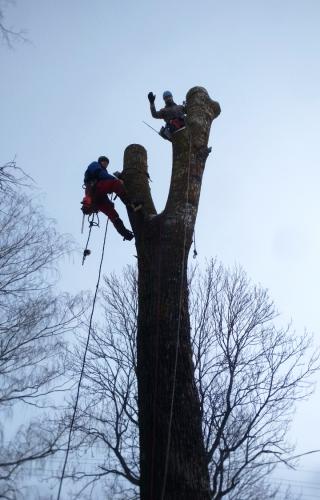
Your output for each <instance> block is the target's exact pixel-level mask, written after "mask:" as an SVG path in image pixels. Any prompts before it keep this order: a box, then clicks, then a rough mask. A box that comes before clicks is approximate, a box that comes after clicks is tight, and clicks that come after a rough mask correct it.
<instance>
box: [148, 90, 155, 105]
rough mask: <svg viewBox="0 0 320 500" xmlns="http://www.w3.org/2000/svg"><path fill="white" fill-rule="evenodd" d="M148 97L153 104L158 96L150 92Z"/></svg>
mask: <svg viewBox="0 0 320 500" xmlns="http://www.w3.org/2000/svg"><path fill="white" fill-rule="evenodd" d="M148 99H149V102H150V104H153V103H154V101H155V100H156V96H155V95H154V94H153V93H152V92H149V94H148Z"/></svg>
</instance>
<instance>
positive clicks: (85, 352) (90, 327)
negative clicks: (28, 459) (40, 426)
mask: <svg viewBox="0 0 320 500" xmlns="http://www.w3.org/2000/svg"><path fill="white" fill-rule="evenodd" d="M108 223H109V219H107V222H106V228H105V232H104V239H103V245H102V252H101V259H100V265H99V272H98V279H97V284H96V290H95V294H94V297H93V302H92V309H91V315H90V321H89V330H88V336H87V341H86V346H85V350H84V354H83V359H82V366H81V372H80V377H79V382H78V387H77V394H76V400H75V404H74V408H73V414H72V418H71V424H70V428H69V437H68V443H67V449H66V454H65V459H64V464H63V468H62V473H61V477H60V483H59V490H58V495H57V500H60V495H61V490H62V483H63V480H64V476H65V470H66V466H67V462H68V456H69V451H70V444H71V436H72V430H73V425H74V421H75V418H76V412H77V407H78V402H79V395H80V388H81V381H82V377H83V374H84V368H85V364H86V358H87V352H88V347H89V341H90V336H91V330H92V320H93V314H94V309H95V305H96V300H97V295H98V291H99V284H100V278H101V270H102V263H103V258H104V252H105V247H106V238H107V232H108ZM92 227H93V226H92ZM90 229H91V228H90Z"/></svg>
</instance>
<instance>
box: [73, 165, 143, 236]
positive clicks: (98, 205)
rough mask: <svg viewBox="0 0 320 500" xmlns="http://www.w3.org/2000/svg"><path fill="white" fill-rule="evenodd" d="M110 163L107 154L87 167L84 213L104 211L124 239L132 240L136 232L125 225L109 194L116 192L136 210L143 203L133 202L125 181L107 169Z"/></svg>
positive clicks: (127, 204)
mask: <svg viewBox="0 0 320 500" xmlns="http://www.w3.org/2000/svg"><path fill="white" fill-rule="evenodd" d="M108 165H109V159H108V158H107V157H106V156H100V157H99V158H98V161H94V162H92V163H90V165H89V166H88V168H87V169H86V171H85V174H84V184H85V197H84V198H83V200H82V202H81V203H82V208H81V210H82V212H83V213H84V214H91V213H93V212H103V213H104V214H105V215H106V216H107V217H109V219H110V220H111V222H112V224H113V225H114V227H115V228H116V230H117V231H118V233H119V234H121V236H123V239H124V240H128V241H130V240H132V238H133V237H134V234H133V232H132V231H129V229H126V227H125V226H124V224H123V221H122V220H121V219H120V217H119V214H118V212H117V211H116V210H115V208H114V203H112V201H111V200H110V199H109V197H108V194H111V193H115V194H116V195H117V196H118V197H119V198H120V200H121V201H122V202H123V203H124V204H125V205H126V207H127V208H128V209H129V210H133V211H134V212H136V211H137V210H139V209H140V208H141V206H142V205H141V204H139V203H133V202H132V201H131V200H130V199H129V197H128V194H127V192H126V190H125V187H124V185H123V181H122V180H121V179H120V178H119V177H118V176H117V177H115V176H114V175H111V174H109V172H108V171H107V167H108ZM116 174H118V172H117V173H116Z"/></svg>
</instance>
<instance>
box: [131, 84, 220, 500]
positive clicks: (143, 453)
mask: <svg viewBox="0 0 320 500" xmlns="http://www.w3.org/2000/svg"><path fill="white" fill-rule="evenodd" d="M219 113H220V107H219V104H218V103H217V102H215V101H212V100H211V99H210V98H209V96H208V93H207V91H206V90H205V89H203V88H201V87H195V88H193V89H191V90H190V91H189V92H188V94H187V127H186V129H185V130H182V131H180V132H178V133H177V134H175V135H174V136H173V142H172V147H173V166H172V176H171V185H170V191H169V196H168V200H167V203H166V207H165V210H164V211H163V212H162V213H160V214H157V213H156V210H155V207H154V204H153V201H152V198H151V193H150V189H149V183H148V175H147V173H148V172H147V154H146V151H145V149H144V148H143V147H142V146H140V145H131V146H128V148H127V149H126V151H125V154H124V181H125V184H126V186H127V189H128V191H129V194H130V195H131V197H132V198H139V199H141V200H142V201H143V202H144V213H143V214H139V213H138V214H129V216H130V221H131V225H132V228H133V231H134V233H135V237H136V247H137V254H138V255H137V256H138V270H139V278H138V283H139V315H138V334H137V335H138V336H137V346H138V368H137V377H138V391H139V401H138V407H139V430H140V473H141V500H164V499H165V500H178V499H179V500H209V498H210V492H209V476H208V468H207V459H206V456H205V450H204V444H203V436H202V428H201V414H200V404H199V397H198V392H197V388H196V385H195V381H194V367H193V362H192V351H191V342H190V321H189V311H188V285H187V261H188V255H189V250H190V247H191V243H192V235H193V231H194V224H195V220H196V215H197V209H198V203H199V197H200V189H201V182H202V175H203V171H204V166H205V161H206V158H207V156H208V153H209V149H208V147H207V145H208V138H209V133H210V127H211V123H212V120H213V119H214V118H215V117H216V116H218V114H219Z"/></svg>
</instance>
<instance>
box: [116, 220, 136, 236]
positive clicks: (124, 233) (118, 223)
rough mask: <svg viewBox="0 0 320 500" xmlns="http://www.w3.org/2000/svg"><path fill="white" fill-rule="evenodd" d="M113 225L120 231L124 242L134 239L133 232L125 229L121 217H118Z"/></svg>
mask: <svg viewBox="0 0 320 500" xmlns="http://www.w3.org/2000/svg"><path fill="white" fill-rule="evenodd" d="M113 225H114V227H115V228H116V230H117V231H118V233H119V234H121V236H123V239H124V240H128V241H131V240H132V239H133V238H134V234H133V232H132V231H129V229H127V228H126V227H125V225H124V224H123V222H122V220H121V219H120V217H118V218H117V219H115V220H114V221H113Z"/></svg>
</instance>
